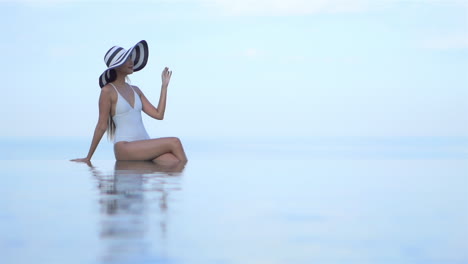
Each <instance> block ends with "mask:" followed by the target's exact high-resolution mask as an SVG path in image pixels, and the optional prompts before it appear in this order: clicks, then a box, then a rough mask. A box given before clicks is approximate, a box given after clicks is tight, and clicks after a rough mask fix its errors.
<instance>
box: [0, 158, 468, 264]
mask: <svg viewBox="0 0 468 264" xmlns="http://www.w3.org/2000/svg"><path fill="white" fill-rule="evenodd" d="M0 165H1V168H2V184H1V185H0V192H1V194H2V199H1V200H0V263H47V264H50V263H80V264H83V263H109V264H110V263H467V262H468V162H467V160H466V159H463V158H454V159H447V158H445V159H428V158H424V159H414V158H405V159H398V158H379V159H366V158H359V159H352V158H343V157H338V158H330V157H328V158H326V159H320V158H317V157H314V158H306V159H302V160H301V159H251V158H243V157H242V156H238V157H237V158H233V157H230V158H222V157H217V159H215V160H209V159H205V158H200V159H197V158H194V159H191V160H190V161H189V162H188V163H187V164H177V165H174V164H172V165H167V164H166V165H161V164H154V163H151V162H115V161H94V162H93V163H92V164H89V165H86V164H77V163H72V162H68V161H61V160H52V161H51V160H43V161H27V160H21V161H20V160H3V161H0Z"/></svg>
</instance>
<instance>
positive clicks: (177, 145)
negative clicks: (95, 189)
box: [114, 137, 187, 161]
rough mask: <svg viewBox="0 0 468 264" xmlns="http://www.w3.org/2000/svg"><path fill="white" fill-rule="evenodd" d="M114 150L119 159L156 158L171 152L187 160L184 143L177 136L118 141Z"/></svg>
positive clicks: (180, 158) (182, 159)
mask: <svg viewBox="0 0 468 264" xmlns="http://www.w3.org/2000/svg"><path fill="white" fill-rule="evenodd" d="M114 152H115V157H116V159H117V160H154V159H156V158H158V157H159V156H161V155H163V154H166V153H171V154H172V155H174V156H175V157H176V158H177V159H178V160H180V161H187V157H186V156H185V152H184V148H183V147H182V143H181V142H180V140H179V139H178V138H176V137H168V138H156V139H148V140H139V141H132V142H117V143H116V144H115V145H114ZM167 157H168V156H166V158H167Z"/></svg>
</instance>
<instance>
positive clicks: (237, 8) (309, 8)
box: [200, 0, 373, 15]
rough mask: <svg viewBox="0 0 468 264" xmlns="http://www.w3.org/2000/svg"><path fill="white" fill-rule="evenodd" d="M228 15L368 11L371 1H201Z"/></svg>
mask: <svg viewBox="0 0 468 264" xmlns="http://www.w3.org/2000/svg"><path fill="white" fill-rule="evenodd" d="M200 1H201V2H203V4H205V5H208V6H211V7H214V8H217V9H219V10H221V11H222V12H223V13H225V14H228V15H306V14H314V13H342V12H345V13H346V12H358V11H362V10H366V9H368V8H369V6H370V5H372V3H373V2H372V1H369V0H315V1H310V0H288V1H284V0H235V1H231V0H200Z"/></svg>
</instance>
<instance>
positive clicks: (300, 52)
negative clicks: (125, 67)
mask: <svg viewBox="0 0 468 264" xmlns="http://www.w3.org/2000/svg"><path fill="white" fill-rule="evenodd" d="M0 32H1V33H2V41H1V43H0V48H1V50H3V51H5V52H4V55H3V58H4V63H2V64H1V66H0V71H1V72H2V76H3V78H2V80H3V87H4V88H3V103H2V104H0V111H1V116H2V117H1V122H2V129H1V130H0V136H3V137H5V136H79V137H89V138H91V136H92V133H93V129H94V126H95V124H96V121H97V114H98V108H97V100H98V96H99V92H100V89H99V85H98V76H99V75H100V74H101V73H102V71H104V69H105V64H104V62H103V56H104V54H105V52H106V51H107V50H108V49H109V48H110V47H111V46H113V45H119V46H123V47H125V48H129V47H130V46H132V45H134V44H135V43H136V42H137V41H139V40H141V39H145V40H147V41H148V43H149V48H150V58H149V62H148V65H147V67H146V68H145V69H144V70H142V71H140V72H137V73H135V74H134V75H132V76H131V80H132V83H133V84H135V85H138V86H139V87H140V88H141V89H142V90H143V92H145V94H146V95H147V97H148V98H150V99H151V100H152V101H153V103H154V104H157V101H158V98H159V97H158V96H159V88H160V83H161V81H160V72H161V70H162V69H163V67H164V66H168V67H170V68H171V69H172V70H173V72H174V73H173V78H172V82H171V85H170V87H169V97H168V106H167V112H166V119H165V120H164V121H157V120H152V119H150V118H146V117H145V118H144V121H145V125H146V128H147V130H148V132H149V134H150V135H151V136H152V137H161V136H179V137H192V136H193V137H199V136H219V135H223V136H233V137H237V136H239V137H244V136H263V135H269V136H284V137H290V136H329V135H332V136H467V135H468V4H466V1H451V0H446V1H431V0H427V1H423V0H420V1H417V0H412V1H410V0H408V1H404V0H402V1H392V0H388V1H371V0H348V1H343V0H328V1H325V0H322V1H310V2H308V1H300V0H292V1H266V0H262V1H247V0H237V1H236V0H232V1H227V0H179V1H131V2H130V1H78V0H68V1H58V0H55V1H52V0H51V1H41V0H39V1H32V0H31V1H0Z"/></svg>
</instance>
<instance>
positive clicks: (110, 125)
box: [107, 69, 117, 141]
mask: <svg viewBox="0 0 468 264" xmlns="http://www.w3.org/2000/svg"><path fill="white" fill-rule="evenodd" d="M109 75H110V77H109V79H108V80H107V83H111V82H114V81H115V80H116V79H117V72H116V71H115V69H112V70H110V71H109ZM114 136H115V123H114V120H113V119H112V113H109V119H107V139H108V140H111V141H112V140H114Z"/></svg>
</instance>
